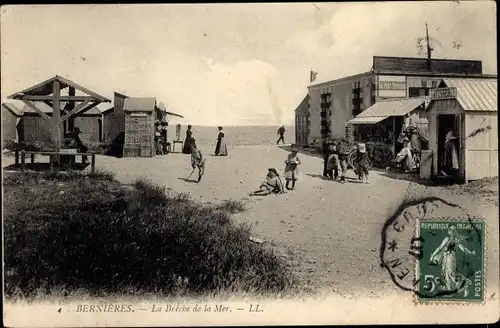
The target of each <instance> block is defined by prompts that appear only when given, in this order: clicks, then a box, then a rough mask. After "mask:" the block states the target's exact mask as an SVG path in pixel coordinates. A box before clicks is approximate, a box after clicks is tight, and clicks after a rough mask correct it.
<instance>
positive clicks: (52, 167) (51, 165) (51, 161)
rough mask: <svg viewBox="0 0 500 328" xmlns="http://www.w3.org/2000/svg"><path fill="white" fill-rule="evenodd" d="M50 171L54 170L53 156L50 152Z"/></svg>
mask: <svg viewBox="0 0 500 328" xmlns="http://www.w3.org/2000/svg"><path fill="white" fill-rule="evenodd" d="M49 164H50V172H51V173H52V172H54V157H53V156H52V154H50V155H49Z"/></svg>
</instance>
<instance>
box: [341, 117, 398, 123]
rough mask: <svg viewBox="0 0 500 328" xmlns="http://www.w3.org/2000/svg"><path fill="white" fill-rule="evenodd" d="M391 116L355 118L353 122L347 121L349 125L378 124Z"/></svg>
mask: <svg viewBox="0 0 500 328" xmlns="http://www.w3.org/2000/svg"><path fill="white" fill-rule="evenodd" d="M388 117H389V116H371V117H355V118H353V119H352V120H349V121H347V122H346V123H349V124H376V123H378V122H380V121H383V120H385V119H386V118H388Z"/></svg>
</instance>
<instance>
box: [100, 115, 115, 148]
mask: <svg viewBox="0 0 500 328" xmlns="http://www.w3.org/2000/svg"><path fill="white" fill-rule="evenodd" d="M114 110H115V108H114V107H111V108H108V109H106V110H104V111H102V126H103V133H102V134H103V136H102V141H103V142H104V143H105V144H108V145H109V144H111V143H112V142H113V139H114V134H113V123H114Z"/></svg>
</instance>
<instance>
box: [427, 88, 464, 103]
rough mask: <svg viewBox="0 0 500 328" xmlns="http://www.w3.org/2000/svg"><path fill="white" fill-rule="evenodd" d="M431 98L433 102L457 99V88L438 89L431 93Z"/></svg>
mask: <svg viewBox="0 0 500 328" xmlns="http://www.w3.org/2000/svg"><path fill="white" fill-rule="evenodd" d="M429 96H430V98H431V99H432V100H436V99H456V98H457V88H437V89H431V90H430V91H429Z"/></svg>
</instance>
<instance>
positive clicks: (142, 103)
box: [123, 98, 156, 112]
mask: <svg viewBox="0 0 500 328" xmlns="http://www.w3.org/2000/svg"><path fill="white" fill-rule="evenodd" d="M155 108H156V98H125V100H124V103H123V110H124V111H128V112H152V111H154V110H155Z"/></svg>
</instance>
